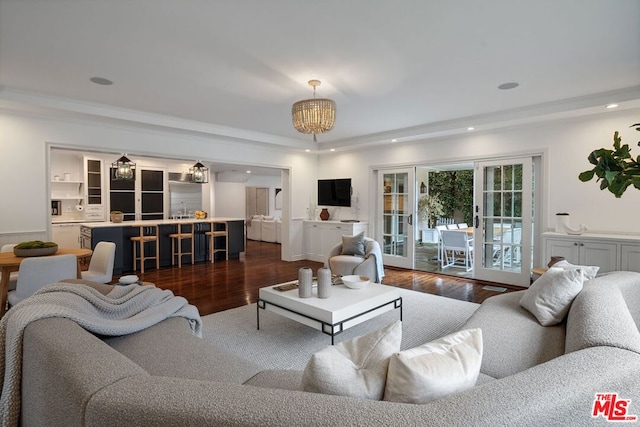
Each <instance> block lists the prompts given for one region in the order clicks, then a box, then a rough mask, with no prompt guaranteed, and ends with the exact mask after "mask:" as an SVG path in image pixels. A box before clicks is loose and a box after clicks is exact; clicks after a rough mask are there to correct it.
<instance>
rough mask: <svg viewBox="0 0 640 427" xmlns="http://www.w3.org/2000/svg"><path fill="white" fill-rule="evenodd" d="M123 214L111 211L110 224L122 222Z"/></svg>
mask: <svg viewBox="0 0 640 427" xmlns="http://www.w3.org/2000/svg"><path fill="white" fill-rule="evenodd" d="M123 219H124V213H122V211H111V222H122V220H123Z"/></svg>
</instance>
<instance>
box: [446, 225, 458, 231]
mask: <svg viewBox="0 0 640 427" xmlns="http://www.w3.org/2000/svg"><path fill="white" fill-rule="evenodd" d="M457 229H458V224H447V230H457Z"/></svg>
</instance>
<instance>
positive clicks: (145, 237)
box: [130, 225, 160, 273]
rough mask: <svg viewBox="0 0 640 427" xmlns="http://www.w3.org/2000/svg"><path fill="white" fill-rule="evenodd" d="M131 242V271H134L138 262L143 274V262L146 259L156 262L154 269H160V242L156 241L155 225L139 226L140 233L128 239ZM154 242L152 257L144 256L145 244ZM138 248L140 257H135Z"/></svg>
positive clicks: (156, 228) (156, 229)
mask: <svg viewBox="0 0 640 427" xmlns="http://www.w3.org/2000/svg"><path fill="white" fill-rule="evenodd" d="M130 240H131V241H132V242H133V270H134V271H135V270H136V266H137V261H138V260H140V272H141V273H144V262H145V261H146V260H148V259H155V260H156V268H160V242H159V241H158V226H157V225H141V226H140V233H139V234H138V235H137V236H133V237H131V239H130ZM149 242H156V250H155V254H154V256H146V255H145V253H144V249H145V243H149ZM138 247H140V256H139V257H138V255H137V248H138Z"/></svg>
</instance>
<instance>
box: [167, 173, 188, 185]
mask: <svg viewBox="0 0 640 427" xmlns="http://www.w3.org/2000/svg"><path fill="white" fill-rule="evenodd" d="M169 182H186V183H191V174H190V173H187V172H169Z"/></svg>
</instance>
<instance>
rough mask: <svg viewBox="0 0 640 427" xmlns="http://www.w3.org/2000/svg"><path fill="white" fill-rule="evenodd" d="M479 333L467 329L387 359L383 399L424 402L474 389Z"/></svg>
mask: <svg viewBox="0 0 640 427" xmlns="http://www.w3.org/2000/svg"><path fill="white" fill-rule="evenodd" d="M481 363H482V330H480V329H468V330H464V331H459V332H456V333H453V334H451V335H447V336H445V337H442V338H440V339H438V340H436V341H432V342H429V343H426V344H423V345H421V346H420V347H416V348H412V349H410V350H404V351H401V352H399V353H397V354H395V355H393V356H392V357H391V360H390V361H389V370H388V372H387V384H386V387H385V390H384V400H389V401H392V402H404V403H427V402H430V401H432V400H436V399H440V398H442V397H445V396H447V395H449V394H452V393H457V392H460V391H464V390H467V389H470V388H472V387H474V386H475V384H476V381H477V379H478V375H479V374H480V365H481Z"/></svg>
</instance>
